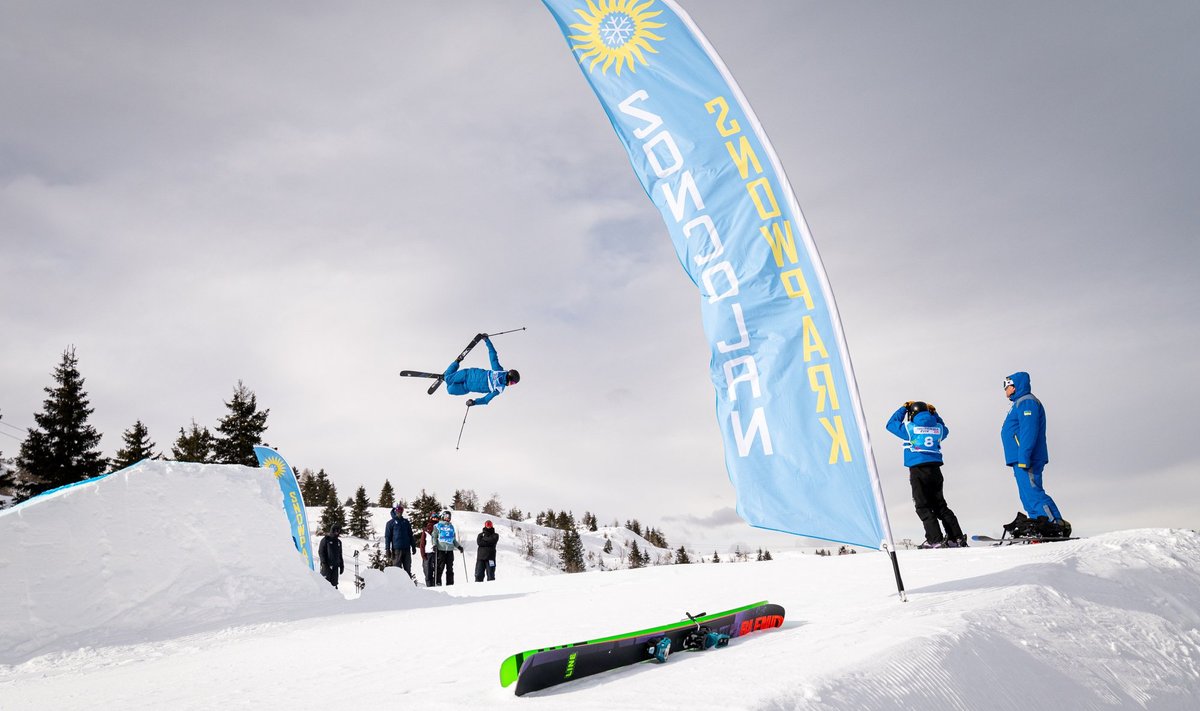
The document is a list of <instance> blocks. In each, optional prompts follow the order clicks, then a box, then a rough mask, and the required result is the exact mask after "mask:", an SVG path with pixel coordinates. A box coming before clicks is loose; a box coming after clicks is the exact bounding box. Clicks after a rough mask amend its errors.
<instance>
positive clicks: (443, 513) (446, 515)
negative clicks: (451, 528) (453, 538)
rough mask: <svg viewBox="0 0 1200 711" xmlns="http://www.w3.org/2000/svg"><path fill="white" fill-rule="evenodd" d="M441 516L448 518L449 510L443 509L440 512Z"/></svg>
mask: <svg viewBox="0 0 1200 711" xmlns="http://www.w3.org/2000/svg"><path fill="white" fill-rule="evenodd" d="M442 518H447V519H448V518H450V512H449V511H443V512H442Z"/></svg>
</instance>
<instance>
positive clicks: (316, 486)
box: [312, 469, 337, 502]
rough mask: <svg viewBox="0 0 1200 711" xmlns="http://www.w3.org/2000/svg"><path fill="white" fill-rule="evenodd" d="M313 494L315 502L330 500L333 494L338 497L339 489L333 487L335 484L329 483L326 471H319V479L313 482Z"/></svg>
mask: <svg viewBox="0 0 1200 711" xmlns="http://www.w3.org/2000/svg"><path fill="white" fill-rule="evenodd" d="M313 493H314V496H313V498H312V500H313V501H314V502H315V501H326V500H328V499H329V495H330V494H331V493H332V494H333V495H334V496H336V495H337V487H336V486H334V485H333V482H331V481H329V475H328V474H326V473H325V470H324V469H321V470H318V471H317V478H316V480H315V481H314V482H313Z"/></svg>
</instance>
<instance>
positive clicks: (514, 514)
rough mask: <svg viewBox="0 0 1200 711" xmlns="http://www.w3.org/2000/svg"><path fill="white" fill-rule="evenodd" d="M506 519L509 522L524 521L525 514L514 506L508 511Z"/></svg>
mask: <svg viewBox="0 0 1200 711" xmlns="http://www.w3.org/2000/svg"><path fill="white" fill-rule="evenodd" d="M507 518H508V520H509V521H524V520H525V512H524V511H522V510H521V509H519V508H517V507H515V506H514V507H512V508H511V509H509V510H508V514H507Z"/></svg>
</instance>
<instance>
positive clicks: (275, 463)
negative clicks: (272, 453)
mask: <svg viewBox="0 0 1200 711" xmlns="http://www.w3.org/2000/svg"><path fill="white" fill-rule="evenodd" d="M262 465H263V466H264V467H266V468H267V469H270V470H271V473H272V474H274V475H275V478H276V479H279V478H280V477H282V476H283V460H282V459H280V458H279V457H268V458H267V461H265V462H263V464H262Z"/></svg>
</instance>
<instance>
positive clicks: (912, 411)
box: [908, 400, 929, 417]
mask: <svg viewBox="0 0 1200 711" xmlns="http://www.w3.org/2000/svg"><path fill="white" fill-rule="evenodd" d="M928 411H929V405H926V404H925V403H923V402H921V401H920V400H917V401H915V402H913V404H911V405H909V406H908V416H909V417H916V416H917V414H918V413H921V412H928Z"/></svg>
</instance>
